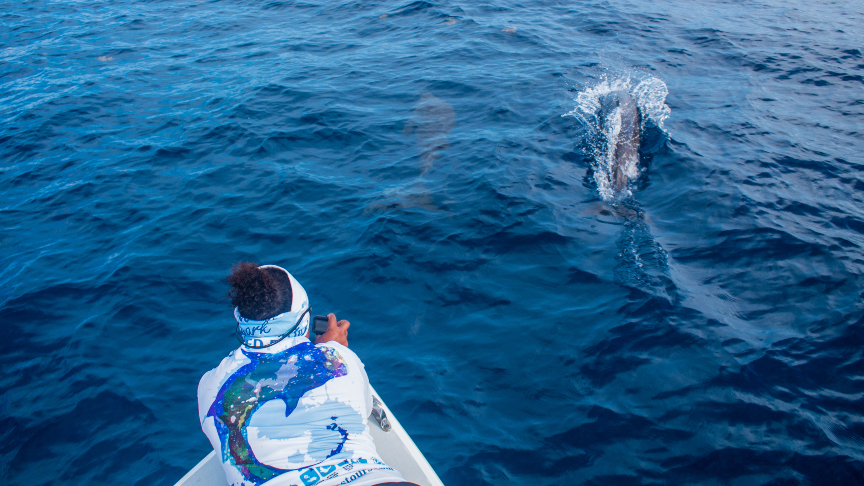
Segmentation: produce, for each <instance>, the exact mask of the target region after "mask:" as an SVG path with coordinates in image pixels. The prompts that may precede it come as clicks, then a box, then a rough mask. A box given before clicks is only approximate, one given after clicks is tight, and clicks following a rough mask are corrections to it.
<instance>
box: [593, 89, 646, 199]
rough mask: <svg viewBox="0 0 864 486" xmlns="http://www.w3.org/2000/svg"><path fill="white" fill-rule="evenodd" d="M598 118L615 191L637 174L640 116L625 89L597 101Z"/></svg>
mask: <svg viewBox="0 0 864 486" xmlns="http://www.w3.org/2000/svg"><path fill="white" fill-rule="evenodd" d="M597 117H598V119H599V121H600V129H601V131H602V132H603V134H604V135H605V137H606V164H605V165H606V168H607V169H608V170H609V182H610V184H611V186H612V188H613V189H614V190H615V191H616V192H617V191H620V190H622V189H624V188H625V187H627V183H628V182H629V181H631V180H633V179H635V178H636V176H638V175H639V172H638V170H639V169H638V164H639V139H640V130H641V127H642V117H641V114H640V113H639V106H638V105H637V104H636V100H634V99H633V97H632V96H630V93H629V92H627V90H618V91H613V92H611V93H609V94H607V95H606V96H604V97H603V98H602V99H601V100H600V110H599V111H598V114H597Z"/></svg>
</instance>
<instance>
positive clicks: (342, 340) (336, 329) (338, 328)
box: [315, 313, 351, 348]
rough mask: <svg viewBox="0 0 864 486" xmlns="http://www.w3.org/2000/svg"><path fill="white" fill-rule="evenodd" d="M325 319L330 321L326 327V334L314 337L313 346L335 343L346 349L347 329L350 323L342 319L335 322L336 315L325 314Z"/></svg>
mask: <svg viewBox="0 0 864 486" xmlns="http://www.w3.org/2000/svg"><path fill="white" fill-rule="evenodd" d="M327 319H328V320H329V321H330V322H329V323H328V324H329V325H328V327H327V332H325V333H324V334H322V335H320V336H316V337H315V344H323V343H326V342H327V341H336V342H337V343H339V344H341V345H342V346H345V347H346V348H347V347H348V328H349V327H351V323H350V322H348V321H346V320H345V319H342V320H341V321H338V322H337V321H336V314H332V313H331V314H327Z"/></svg>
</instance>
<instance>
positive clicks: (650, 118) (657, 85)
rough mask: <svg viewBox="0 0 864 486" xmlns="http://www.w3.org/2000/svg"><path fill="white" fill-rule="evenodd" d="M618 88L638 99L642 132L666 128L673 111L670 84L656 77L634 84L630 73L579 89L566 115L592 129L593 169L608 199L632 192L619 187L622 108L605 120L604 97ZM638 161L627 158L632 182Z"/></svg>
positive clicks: (589, 144) (605, 199) (604, 196)
mask: <svg viewBox="0 0 864 486" xmlns="http://www.w3.org/2000/svg"><path fill="white" fill-rule="evenodd" d="M617 91H626V92H628V93H630V94H631V96H632V97H633V98H634V100H635V101H636V104H637V106H638V108H639V113H640V115H641V119H642V121H641V127H640V128H641V131H642V132H643V133H644V132H645V131H646V128H648V127H649V126H650V125H651V124H653V125H654V126H656V127H657V128H659V129H660V130H662V129H663V122H664V121H665V120H666V119H667V118H668V117H669V115H670V114H671V110H670V108H669V106H668V105H666V96H667V95H668V94H669V89H668V88H667V87H666V83H664V82H663V81H661V80H660V79H657V78H655V77H653V76H648V77H645V78H643V79H641V80H639V81H638V82H636V83H635V85H634V80H633V79H632V78H631V77H630V76H621V77H612V78H610V77H604V78H603V79H602V80H601V81H600V82H599V83H597V84H596V85H594V86H589V87H586V88H584V89H582V90H581V91H579V92H578V94H577V95H576V98H574V101H575V102H576V107H575V108H574V109H573V110H572V111H570V112H569V113H565V114H564V115H562V116H572V117H574V118H577V119H578V120H580V121H581V122H582V124H583V125H584V126H585V127H586V128H587V129H588V139H587V140H586V142H587V145H588V149H589V151H590V153H591V155H592V156H593V158H594V162H593V163H592V169H593V172H594V181H595V183H596V184H597V190H598V192H599V193H600V197H601V198H603V200H604V201H611V200H613V199H614V198H615V196H616V195H618V194H621V195H624V196H628V195H631V192H630V189H629V188H623V189H621V190H619V191H616V190H615V184H613V180H614V174H613V170H614V162H615V146H616V144H617V143H618V139H619V136H620V132H621V126H622V119H621V110H620V109H616V110H614V111H613V112H612V113H611V114H609V115H608V116H607V117H606V122H605V123H604V122H603V120H601V116H600V110H601V102H602V100H603V98H604V97H605V96H607V95H609V94H612V93H615V92H617ZM639 171H640V169H639V166H638V160H637V159H636V158H635V157H632V160H627V161H626V165H625V167H624V173H625V175H626V176H627V179H628V181H630V182H632V181H633V180H635V179H636V178H637V177H638V176H639Z"/></svg>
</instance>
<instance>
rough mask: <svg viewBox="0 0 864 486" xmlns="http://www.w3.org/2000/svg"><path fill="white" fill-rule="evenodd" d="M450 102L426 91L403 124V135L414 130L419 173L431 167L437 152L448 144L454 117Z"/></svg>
mask: <svg viewBox="0 0 864 486" xmlns="http://www.w3.org/2000/svg"><path fill="white" fill-rule="evenodd" d="M455 117H456V116H455V113H454V111H453V107H452V106H451V105H450V103H447V102H446V101H444V100H442V99H441V98H438V97H437V96H434V95H433V94H432V93H429V92H426V93H423V94H422V95H421V96H420V101H418V102H417V105H416V106H415V107H414V116H413V117H412V118H411V120H410V121H409V122H408V123H407V124H406V125H405V129H404V130H403V131H402V133H403V134H404V135H410V134H411V133H412V132H414V133H415V134H416V135H417V147H418V148H419V149H420V174H421V175H422V174H424V173H425V172H426V171H427V170H429V169H430V168H431V167H432V164H433V162H435V159H437V158H438V154H439V153H440V152H441V151H442V150H444V149H446V148H447V147H449V146H450V141H449V138H448V137H449V136H450V131H451V130H453V126H454V123H453V120H454V118H455Z"/></svg>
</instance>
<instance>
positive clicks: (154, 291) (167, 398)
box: [0, 0, 864, 486]
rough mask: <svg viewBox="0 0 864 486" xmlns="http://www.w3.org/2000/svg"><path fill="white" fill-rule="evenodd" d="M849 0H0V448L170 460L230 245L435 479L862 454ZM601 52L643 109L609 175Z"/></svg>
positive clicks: (77, 475)
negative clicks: (279, 270) (264, 268)
mask: <svg viewBox="0 0 864 486" xmlns="http://www.w3.org/2000/svg"><path fill="white" fill-rule="evenodd" d="M700 3H701V4H703V5H700ZM862 25H864V8H862V5H861V4H860V2H859V3H856V2H836V3H835V2H832V3H829V2H802V1H796V0H793V1H791V2H789V1H782V2H781V1H775V2H774V4H773V5H770V4H764V3H760V2H729V3H722V2H718V3H713V4H710V5H705V2H685V1H681V2H626V1H617V0H613V1H612V2H587V3H586V2H548V1H528V2H521V3H520V2H514V1H509V0H504V1H503V2H499V3H498V4H495V5H491V4H482V3H477V2H468V3H461V4H460V3H452V2H451V3H428V2H414V3H410V2H405V3H399V2H389V3H388V2H378V3H368V2H362V3H345V2H330V3H315V2H314V1H313V2H311V3H310V2H267V1H260V2H240V1H238V2H229V1H210V0H204V1H149V2H143V1H142V2H132V1H114V2H107V1H106V2H98V1H86V2H85V1H78V2H76V1H64V2H58V1H35V2H34V1H22V2H11V1H7V2H3V9H2V13H0V184H2V191H0V225H2V232H0V248H2V253H0V258H2V260H0V261H2V265H0V311H2V313H0V316H2V317H0V322H2V329H3V339H2V344H0V366H2V368H3V373H2V375H0V376H2V378H0V383H2V385H0V425H2V426H0V482H2V483H3V484H15V485H48V484H50V485H81V484H88V485H117V484H130V485H151V484H162V485H171V484H173V483H174V482H175V481H176V480H178V479H179V478H180V477H181V476H182V475H183V474H184V473H185V472H186V471H187V470H188V469H189V468H191V467H192V466H193V465H195V463H196V462H197V461H198V460H199V459H201V458H202V457H203V456H204V455H205V454H207V453H208V452H209V450H210V445H209V443H208V442H207V441H206V439H205V437H204V435H203V434H202V433H201V431H200V428H199V424H198V422H197V412H196V398H195V391H196V385H197V382H198V379H199V377H200V376H201V374H202V373H204V372H205V371H207V370H208V369H210V368H211V367H213V366H215V365H216V363H218V361H219V360H220V359H221V358H222V357H223V356H224V355H225V354H226V353H227V352H228V351H229V350H231V349H232V348H233V347H235V346H236V342H235V341H234V338H233V336H232V324H233V320H232V316H231V311H230V308H229V306H228V304H227V302H226V300H225V299H224V296H225V294H226V291H227V288H226V284H225V283H224V278H223V277H224V275H225V274H226V273H227V272H228V269H229V268H230V265H231V264H232V263H233V262H236V261H238V260H253V261H257V262H259V263H277V264H280V265H283V266H285V267H287V268H288V269H290V270H291V271H292V272H293V273H294V274H295V275H296V276H297V277H298V279H299V280H300V281H301V282H303V283H304V285H305V286H306V288H307V290H308V291H309V295H310V298H311V300H312V305H313V308H314V311H315V313H317V314H324V313H326V312H331V311H332V312H336V313H337V314H338V315H339V316H340V317H344V318H348V319H350V320H351V322H352V327H351V334H350V343H351V347H352V348H353V349H354V350H356V352H357V353H358V354H359V355H360V356H361V357H362V359H363V360H364V362H365V363H366V365H367V371H368V373H369V376H370V378H371V380H372V383H373V384H374V385H375V387H376V388H377V389H378V391H379V392H380V393H381V395H382V397H383V398H384V399H385V400H386V402H387V404H388V405H389V406H390V408H392V409H393V411H394V412H395V413H396V415H397V417H398V418H399V420H400V421H401V422H402V423H403V424H404V425H405V427H406V429H407V430H408V432H409V433H410V434H411V436H412V437H413V439H414V440H415V442H416V443H417V445H418V446H419V447H420V449H421V450H422V451H423V452H424V453H425V454H426V457H427V458H428V459H429V462H430V463H431V464H432V466H433V467H434V468H435V469H436V470H437V471H438V474H439V475H440V476H441V478H442V479H443V480H444V483H445V484H447V485H448V486H457V485H483V484H489V485H500V484H518V485H569V484H598V485H603V486H610V485H641V484H646V485H647V484H670V485H684V484H704V485H715V484H734V485H761V484H770V485H775V486H777V485H791V484H807V485H811V484H812V485H822V484H824V485H848V484H861V483H862V482H864V465H862V464H864V463H862V459H864V417H862V411H864V405H862V404H864V402H862V395H864V357H862V352H864V319H862V315H864V312H862V307H864V304H862V293H861V292H862V283H864V278H862V259H864V197H862V190H864V174H862V170H861V168H862V163H864V160H862V156H861V153H862V149H864V132H862V126H864V117H862V114H864V57H862V50H864V29H862V27H861V26H862ZM643 82H648V83H649V85H643V84H641V83H643ZM640 85H641V86H643V87H644V86H649V87H651V90H648V91H646V90H645V89H643V90H642V91H639V90H638V89H637V87H639V86H640ZM615 86H619V87H620V86H625V87H626V88H627V89H630V90H632V91H638V93H637V94H639V93H642V95H645V94H646V93H647V94H649V95H650V96H648V97H647V98H646V97H645V96H643V97H642V98H639V99H640V103H641V104H640V106H641V107H642V110H643V115H645V114H650V115H651V116H645V118H646V120H643V121H645V123H646V124H645V126H644V131H643V134H642V143H641V148H640V153H639V167H638V177H636V179H635V180H634V181H633V182H632V183H631V184H630V185H629V187H627V188H624V189H622V190H620V191H617V192H616V191H614V190H612V191H611V192H610V190H609V187H604V183H603V181H604V180H607V179H604V178H603V174H602V173H598V171H602V170H604V168H606V169H605V170H608V167H607V166H606V165H604V164H607V163H608V161H609V160H608V152H604V150H606V148H604V147H608V143H607V142H608V140H606V138H605V136H606V135H608V134H605V135H604V132H603V130H602V129H601V128H600V126H599V125H598V124H597V120H595V119H594V118H592V114H596V113H595V112H593V111H592V110H594V108H592V106H594V105H592V103H596V99H595V98H596V97H597V96H599V95H602V93H604V92H607V91H608V90H610V89H611V88H612V87H615ZM667 92H668V94H667ZM592 97H593V98H592ZM652 110H653V111H652ZM649 112H650V113H649Z"/></svg>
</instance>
